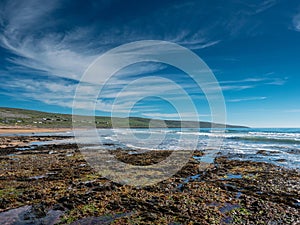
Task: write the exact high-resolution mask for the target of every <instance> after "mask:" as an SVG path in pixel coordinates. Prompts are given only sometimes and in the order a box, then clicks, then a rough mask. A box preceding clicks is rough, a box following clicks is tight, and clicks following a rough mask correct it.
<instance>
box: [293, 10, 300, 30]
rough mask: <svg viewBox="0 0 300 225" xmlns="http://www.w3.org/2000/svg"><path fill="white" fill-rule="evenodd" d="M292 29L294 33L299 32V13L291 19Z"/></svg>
mask: <svg viewBox="0 0 300 225" xmlns="http://www.w3.org/2000/svg"><path fill="white" fill-rule="evenodd" d="M293 28H294V30H295V31H300V13H298V14H296V15H295V16H294V17H293Z"/></svg>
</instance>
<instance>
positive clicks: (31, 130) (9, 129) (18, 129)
mask: <svg viewBox="0 0 300 225" xmlns="http://www.w3.org/2000/svg"><path fill="white" fill-rule="evenodd" d="M71 130H72V128H37V127H0V134H18V133H43V132H65V131H71Z"/></svg>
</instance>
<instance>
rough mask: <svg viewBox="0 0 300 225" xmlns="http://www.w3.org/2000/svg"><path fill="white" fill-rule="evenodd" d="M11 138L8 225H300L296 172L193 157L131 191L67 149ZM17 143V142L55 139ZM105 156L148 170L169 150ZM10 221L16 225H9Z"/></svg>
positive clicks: (0, 201) (0, 172) (2, 186)
mask: <svg viewBox="0 0 300 225" xmlns="http://www.w3.org/2000/svg"><path fill="white" fill-rule="evenodd" d="M12 138H14V139H12ZM17 138H18V137H0V140H1V141H2V143H3V146H4V147H0V152H2V154H0V212H3V213H0V221H1V220H3V221H6V223H5V224H7V225H8V224H24V223H25V222H26V223H30V224H40V223H43V224H46V225H47V224H49V225H50V224H53V221H55V223H57V224H73V225H76V224H299V223H300V199H299V196H300V185H299V183H300V173H299V171H296V170H289V169H285V168H282V167H278V166H274V165H271V164H267V163H258V162H248V161H232V160H228V159H227V158H226V157H219V158H217V159H216V160H215V162H214V163H213V164H210V165H205V166H203V163H200V162H199V161H198V160H197V159H198V158H199V157H201V156H202V155H203V153H202V152H200V151H195V152H194V157H192V158H190V160H189V162H188V163H187V164H186V165H185V166H184V167H183V168H182V169H181V170H180V171H179V172H178V173H176V174H175V175H174V176H172V177H170V178H169V179H167V180H165V181H162V182H159V183H157V184H155V185H151V186H147V187H132V186H128V185H121V184H118V183H115V182H112V181H110V180H108V179H106V178H105V177H103V175H102V174H101V173H98V172H96V171H95V170H94V169H93V168H91V167H90V166H89V164H88V163H87V162H86V160H85V158H84V156H83V155H82V154H81V152H80V151H79V150H78V149H77V146H76V145H74V144H63V145H57V144H55V145H48V146H36V147H34V148H28V149H27V150H18V147H19V146H13V147H5V144H6V145H7V144H9V143H10V142H11V141H13V140H14V141H17ZM23 138H25V139H19V140H18V141H19V142H22V143H23V141H24V140H25V141H26V140H27V141H28V140H35V139H36V138H41V140H44V139H45V140H46V139H47V140H50V139H51V138H52V139H55V137H23ZM25 144H26V142H25ZM28 145H29V143H28ZM8 150H9V154H7V153H8ZM111 154H113V155H115V157H116V158H118V159H119V160H120V161H123V162H126V163H130V164H133V165H150V164H153V163H157V162H160V161H161V160H163V159H164V158H166V157H167V156H168V155H170V154H171V151H150V152H146V153H141V154H128V151H125V150H122V149H119V150H114V151H111ZM115 169H118V168H115ZM157 172H159V171H157ZM145 176H147V175H145ZM10 210H11V211H10ZM16 218H17V219H18V221H19V223H14V222H13V221H16ZM49 218H50V219H49ZM4 219H5V220H4ZM10 221H11V222H10Z"/></svg>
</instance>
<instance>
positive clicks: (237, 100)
mask: <svg viewBox="0 0 300 225" xmlns="http://www.w3.org/2000/svg"><path fill="white" fill-rule="evenodd" d="M265 99H267V97H249V98H235V99H227V100H226V101H227V102H244V101H258V100H265Z"/></svg>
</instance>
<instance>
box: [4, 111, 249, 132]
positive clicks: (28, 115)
mask: <svg viewBox="0 0 300 225" xmlns="http://www.w3.org/2000/svg"><path fill="white" fill-rule="evenodd" d="M87 119H88V118H87V116H80V121H77V122H78V123H80V124H82V125H83V126H84V125H85V123H87ZM127 119H128V118H127ZM127 119H126V118H114V127H118V128H128V125H127ZM150 121H151V127H156V128H161V127H166V126H167V127H168V128H179V127H181V122H180V121H177V120H156V119H155V120H151V119H149V118H140V117H130V118H129V124H130V127H131V128H148V127H149V123H150ZM95 122H96V126H97V127H98V128H111V127H112V123H111V117H105V116H96V117H95ZM199 123H200V127H201V128H210V127H224V125H223V124H214V123H210V122H197V121H184V125H183V126H182V127H186V128H193V127H198V126H199ZM0 126H24V127H25V126H30V127H41V128H69V127H72V115H70V114H61V113H48V112H41V111H35V110H27V109H17V108H6V107H0ZM226 127H228V128H246V127H245V126H236V125H226Z"/></svg>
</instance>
